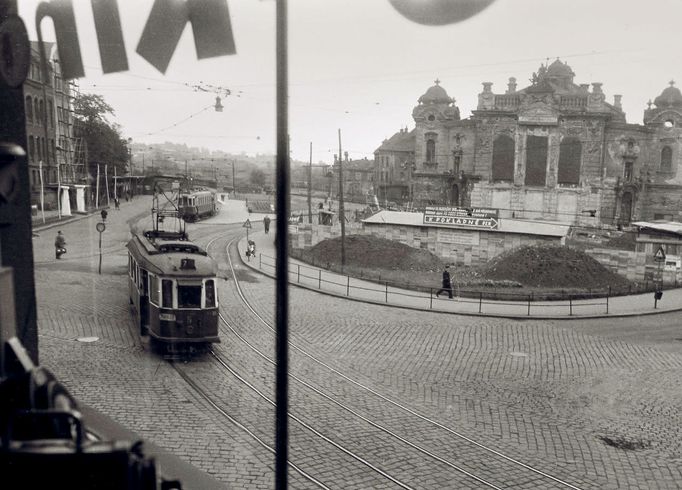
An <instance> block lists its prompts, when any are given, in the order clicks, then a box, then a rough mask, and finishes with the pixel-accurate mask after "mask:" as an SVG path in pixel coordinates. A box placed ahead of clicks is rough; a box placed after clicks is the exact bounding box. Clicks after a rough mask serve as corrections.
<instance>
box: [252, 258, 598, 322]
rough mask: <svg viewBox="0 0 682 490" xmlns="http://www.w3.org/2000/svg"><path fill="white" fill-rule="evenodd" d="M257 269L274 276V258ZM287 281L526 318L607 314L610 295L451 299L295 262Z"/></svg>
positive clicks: (475, 294)
mask: <svg viewBox="0 0 682 490" xmlns="http://www.w3.org/2000/svg"><path fill="white" fill-rule="evenodd" d="M258 268H259V269H261V270H262V271H264V272H266V273H269V274H271V275H274V274H275V258H274V257H270V256H269V255H264V254H259V258H258ZM289 282H291V283H295V284H300V285H302V286H306V287H309V288H312V289H317V290H319V291H324V292H329V293H333V294H338V295H341V296H346V297H348V298H357V299H362V300H364V301H372V302H375V303H385V304H387V305H396V306H403V307H411V308H419V309H430V310H435V311H450V312H452V313H468V314H488V315H496V314H497V315H510V316H528V317H546V316H573V315H603V314H608V313H609V298H610V296H611V295H610V294H609V292H608V291H606V295H604V294H599V293H596V292H592V293H582V294H575V295H574V294H567V295H565V296H564V297H563V298H562V299H558V300H551V301H550V300H547V299H540V300H539V299H537V296H536V295H533V294H519V293H500V292H497V293H496V294H497V295H498V299H494V300H493V299H490V297H489V294H490V292H488V291H485V292H484V291H471V290H466V291H464V290H460V289H459V288H457V287H456V286H455V287H454V288H453V291H452V292H453V298H452V299H450V298H449V297H448V294H447V293H445V294H444V295H443V294H441V295H437V294H436V293H437V291H438V289H437V288H429V289H428V290H427V291H424V290H422V291H411V290H407V289H405V288H401V287H400V285H397V284H389V283H388V282H384V283H383V284H380V283H376V282H371V281H368V280H364V279H358V278H354V277H350V276H348V275H343V274H339V273H336V272H330V271H327V270H324V269H319V268H316V267H309V266H306V265H303V264H299V263H294V262H290V263H289ZM443 296H444V297H443Z"/></svg>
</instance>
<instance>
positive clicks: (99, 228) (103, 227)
mask: <svg viewBox="0 0 682 490" xmlns="http://www.w3.org/2000/svg"><path fill="white" fill-rule="evenodd" d="M95 228H96V229H97V231H99V232H100V233H102V232H103V231H104V230H106V229H107V227H106V225H105V224H104V223H101V222H100V223H97V224H96V225H95Z"/></svg>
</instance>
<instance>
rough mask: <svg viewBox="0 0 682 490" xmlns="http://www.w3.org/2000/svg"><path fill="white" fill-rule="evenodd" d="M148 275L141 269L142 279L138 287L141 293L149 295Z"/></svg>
mask: <svg viewBox="0 0 682 490" xmlns="http://www.w3.org/2000/svg"><path fill="white" fill-rule="evenodd" d="M148 281H149V276H148V273H147V271H146V270H144V269H142V280H141V281H140V287H141V288H142V295H144V296H149V282H148Z"/></svg>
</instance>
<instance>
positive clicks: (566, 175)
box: [557, 138, 582, 185]
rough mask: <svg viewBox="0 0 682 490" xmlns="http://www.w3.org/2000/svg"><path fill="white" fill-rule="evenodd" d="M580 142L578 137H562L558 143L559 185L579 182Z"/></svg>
mask: <svg viewBox="0 0 682 490" xmlns="http://www.w3.org/2000/svg"><path fill="white" fill-rule="evenodd" d="M581 157H582V144H581V143H580V140H579V139H578V138H564V139H563V140H562V141H561V144H560V145H559V175H558V177H557V182H558V183H559V185H562V184H563V185H578V184H580V160H581Z"/></svg>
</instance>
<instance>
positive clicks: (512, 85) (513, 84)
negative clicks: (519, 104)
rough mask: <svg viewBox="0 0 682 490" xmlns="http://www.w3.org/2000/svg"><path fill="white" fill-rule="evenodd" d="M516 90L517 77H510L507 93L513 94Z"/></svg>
mask: <svg viewBox="0 0 682 490" xmlns="http://www.w3.org/2000/svg"><path fill="white" fill-rule="evenodd" d="M514 92H516V78H514V77H509V83H508V84H507V93H508V94H513V93H514Z"/></svg>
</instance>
